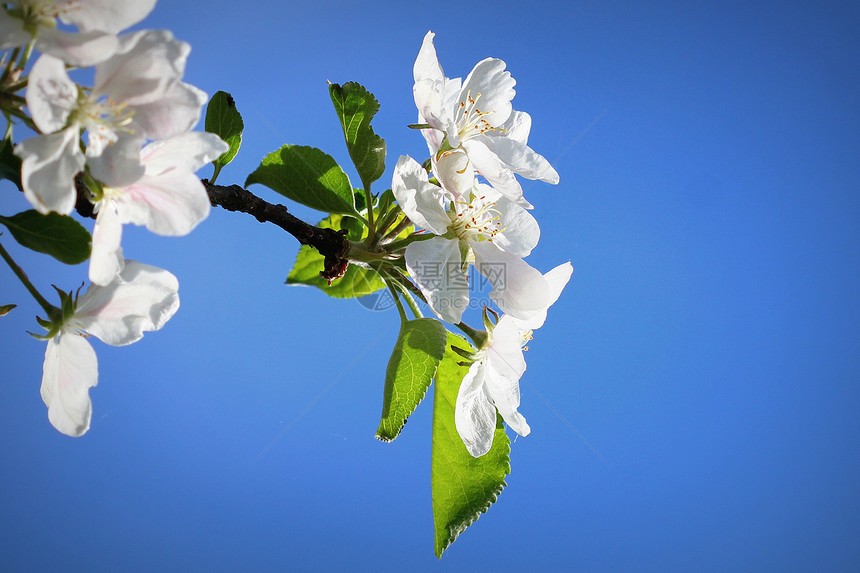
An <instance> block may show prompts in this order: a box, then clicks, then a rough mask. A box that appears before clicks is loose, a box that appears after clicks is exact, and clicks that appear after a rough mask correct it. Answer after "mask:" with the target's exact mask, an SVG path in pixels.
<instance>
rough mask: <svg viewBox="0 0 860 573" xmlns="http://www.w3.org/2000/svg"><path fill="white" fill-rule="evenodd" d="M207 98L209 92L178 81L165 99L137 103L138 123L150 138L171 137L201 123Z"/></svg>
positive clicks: (135, 121)
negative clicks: (201, 114)
mask: <svg viewBox="0 0 860 573" xmlns="http://www.w3.org/2000/svg"><path fill="white" fill-rule="evenodd" d="M206 100H207V96H206V93H205V92H203V91H201V90H199V89H197V88H196V87H194V86H192V85H191V84H186V83H184V82H177V83H176V84H174V85H172V86H171V87H170V88H169V89H168V90H167V91H166V92H165V93H164V95H163V96H162V97H161V98H159V99H156V100H153V101H151V102H149V103H145V104H144V103H142V104H138V105H136V106H135V108H134V109H135V113H134V124H135V125H136V126H137V127H138V128H139V129H140V130H141V131H142V132H143V133H144V134H146V137H148V138H149V139H167V138H169V137H173V136H176V135H179V134H181V133H184V132H186V131H188V130H190V129H191V128H192V127H194V126H195V125H197V122H198V121H200V113H201V110H202V109H203V106H204V105H205V104H206Z"/></svg>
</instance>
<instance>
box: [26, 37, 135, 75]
mask: <svg viewBox="0 0 860 573" xmlns="http://www.w3.org/2000/svg"><path fill="white" fill-rule="evenodd" d="M117 46H119V41H118V40H117V37H116V36H114V35H113V34H106V33H104V32H98V31H92V32H82V33H80V34H74V33H70V32H64V31H62V30H57V29H53V28H44V27H43V28H40V29H39V35H38V37H37V42H36V47H38V49H39V50H40V51H41V52H42V53H45V54H50V55H52V56H54V57H57V58H60V59H61V60H63V61H64V62H66V63H67V64H69V65H70V66H78V67H85V66H93V65H95V64H98V63H99V62H103V61H104V60H106V59H108V58H109V57H110V56H111V54H113V53H114V52H115V51H116V49H117Z"/></svg>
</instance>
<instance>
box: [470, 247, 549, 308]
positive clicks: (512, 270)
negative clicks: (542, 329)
mask: <svg viewBox="0 0 860 573" xmlns="http://www.w3.org/2000/svg"><path fill="white" fill-rule="evenodd" d="M471 246H472V249H473V250H474V252H475V267H476V268H477V269H478V272H480V273H481V274H482V275H484V276H485V277H487V279H488V280H489V281H490V284H492V285H493V292H491V293H490V298H491V299H492V300H493V301H494V302H495V303H496V304H497V305H499V308H500V309H502V312H504V313H506V314H510V315H512V316H514V317H515V318H521V319H527V318H530V317H532V316H534V315H535V314H537V313H539V312H541V311H542V310H544V309H545V308H546V306H547V301H548V300H549V287H548V286H547V284H546V280H544V278H543V275H541V274H540V272H538V271H537V270H535V269H534V268H532V267H531V266H530V265H529V264H528V263H526V262H525V261H524V260H522V259H521V258H519V257H517V256H515V255H512V254H510V253H507V252H505V251H502V250H501V249H499V248H498V247H496V246H495V245H494V244H493V243H491V242H489V241H480V242H479V241H472V242H471Z"/></svg>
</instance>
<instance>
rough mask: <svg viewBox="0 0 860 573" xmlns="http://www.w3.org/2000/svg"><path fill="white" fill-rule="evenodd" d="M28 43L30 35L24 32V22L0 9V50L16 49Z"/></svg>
mask: <svg viewBox="0 0 860 573" xmlns="http://www.w3.org/2000/svg"><path fill="white" fill-rule="evenodd" d="M29 41H30V34H28V33H27V32H25V31H24V21H23V20H22V19H20V18H13V17H12V16H10V15H9V13H8V12H6V10H2V9H0V49H3V50H5V49H6V48H17V47H18V46H23V45H25V44H26V43H27V42H29Z"/></svg>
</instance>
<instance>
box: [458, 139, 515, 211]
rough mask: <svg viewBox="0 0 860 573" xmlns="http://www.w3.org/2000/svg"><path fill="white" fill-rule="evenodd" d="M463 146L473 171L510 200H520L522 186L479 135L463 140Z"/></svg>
mask: <svg viewBox="0 0 860 573" xmlns="http://www.w3.org/2000/svg"><path fill="white" fill-rule="evenodd" d="M463 147H464V148H465V149H466V153H468V154H469V159H470V160H471V161H472V165H474V167H475V171H477V172H478V173H480V174H481V175H482V176H483V177H484V178H485V179H486V180H487V181H488V182H489V184H490V185H492V186H493V188H494V189H495V190H496V191H498V192H499V193H501V194H502V195H504V196H505V197H507V198H508V199H510V200H511V201H520V200H521V199H522V196H523V188H522V187H521V186H520V183H519V181H517V178H516V176H514V173H513V172H512V171H511V170H510V169H508V168H507V167H506V166H505V165H504V164H503V163H502V162H501V160H500V159H499V157H498V156H497V155H496V154H495V153H494V152H493V151H491V150H490V149H489V148H488V147H487V145H486V143H484V142H483V141H482V138H481V137H473V138H472V139H468V140H466V141H464V142H463Z"/></svg>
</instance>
